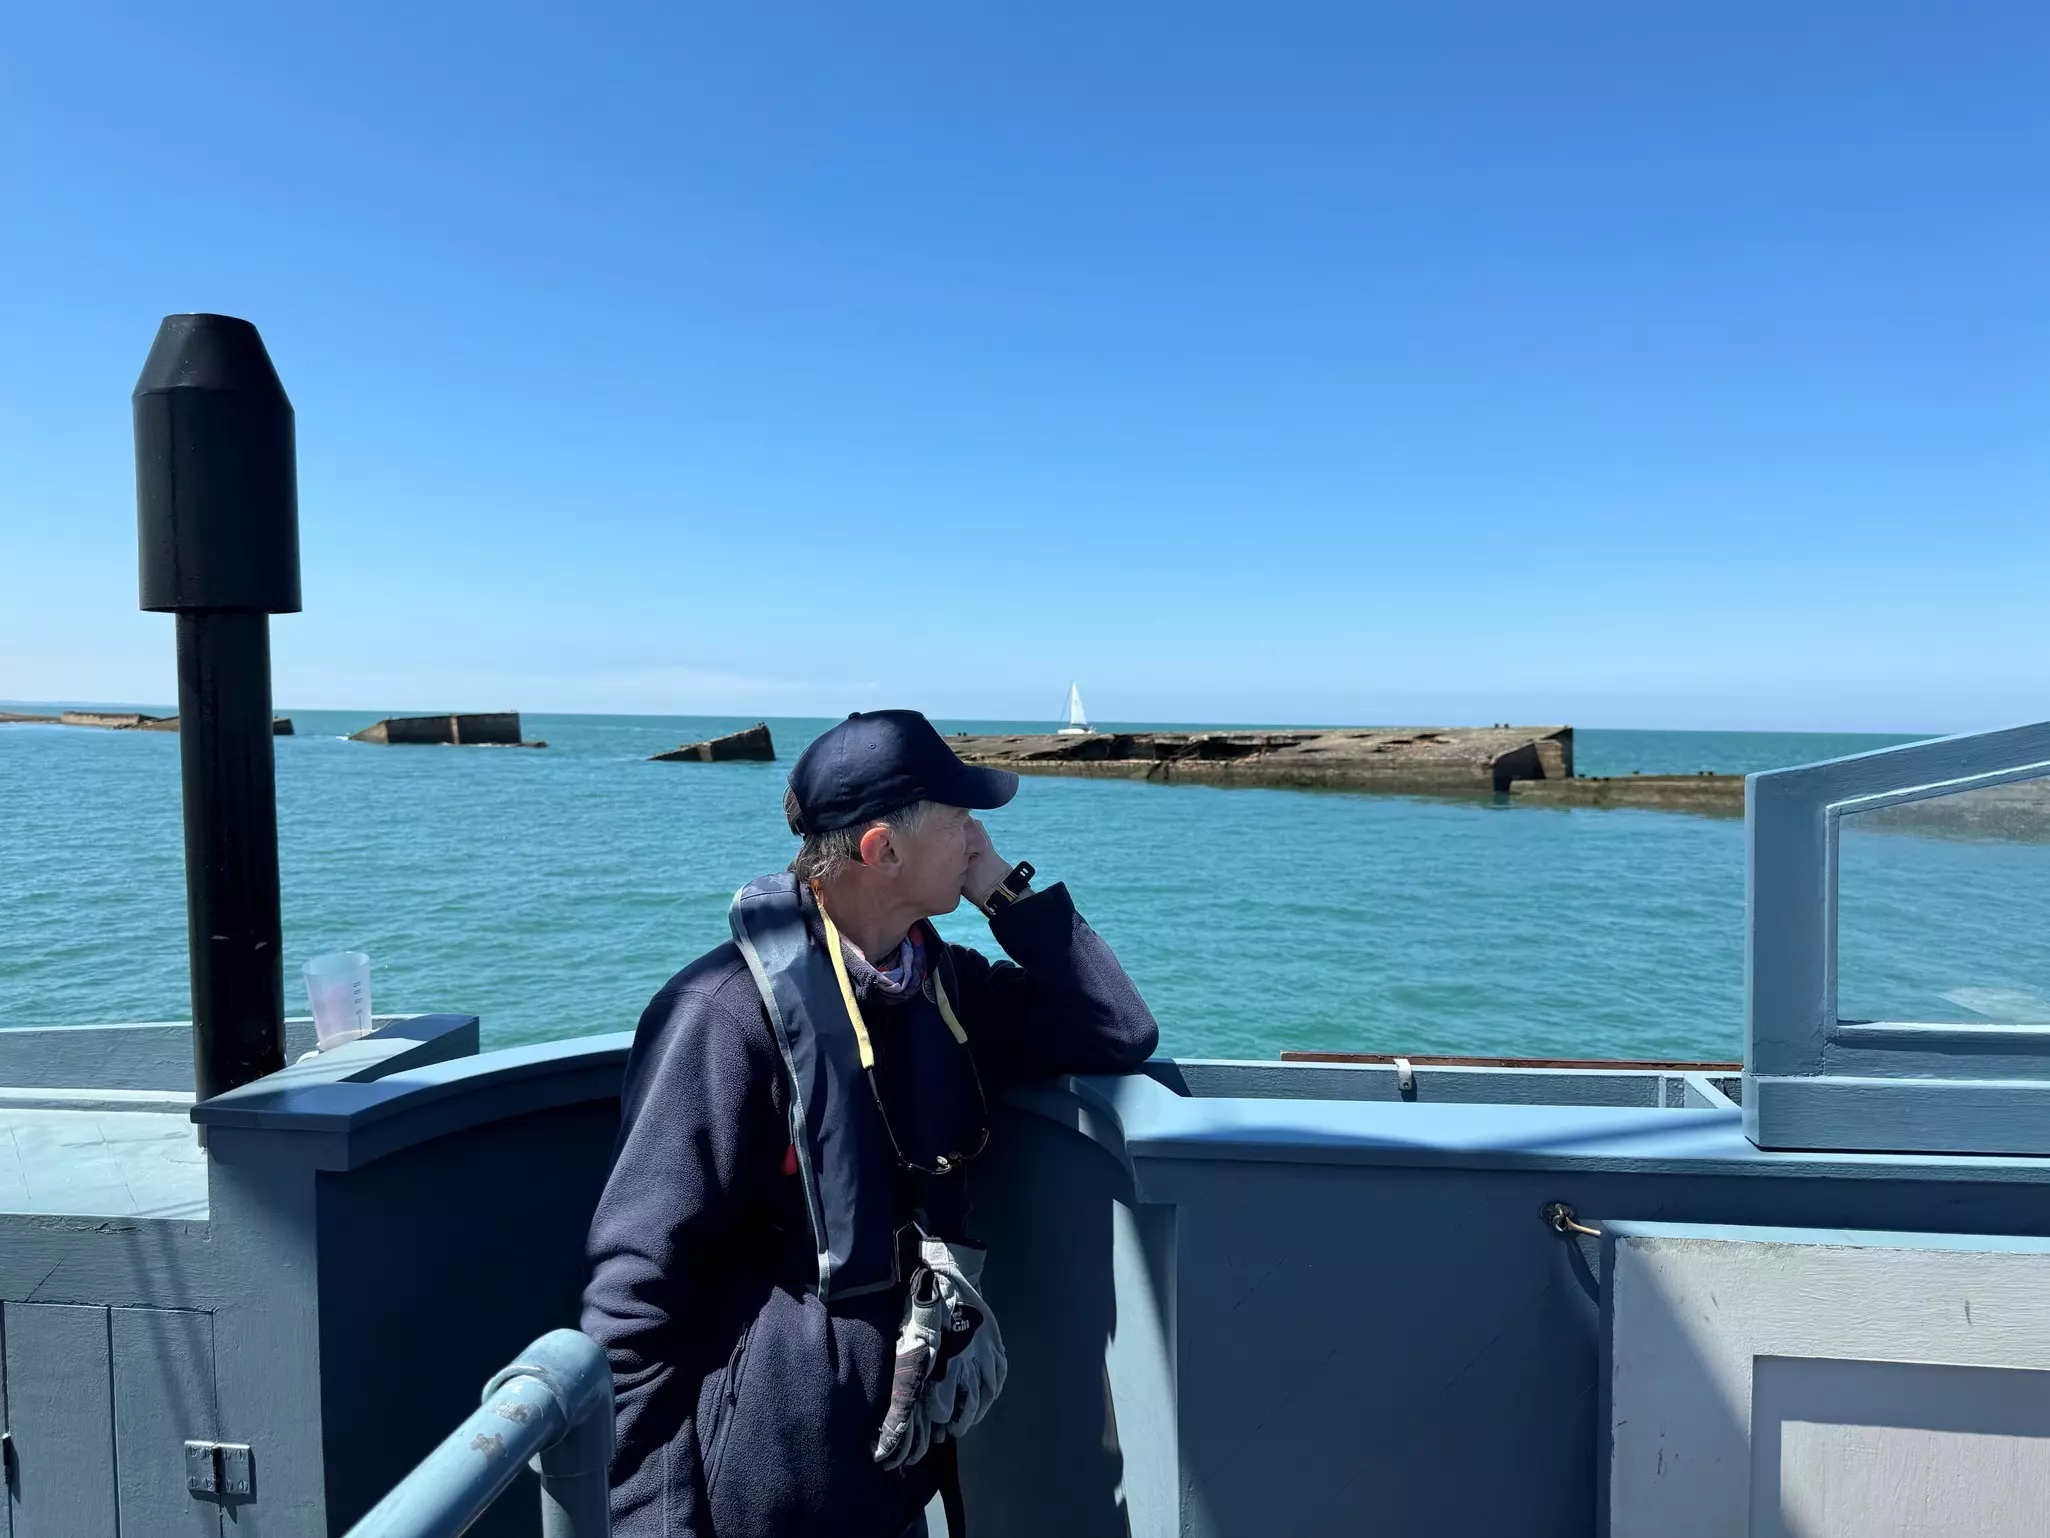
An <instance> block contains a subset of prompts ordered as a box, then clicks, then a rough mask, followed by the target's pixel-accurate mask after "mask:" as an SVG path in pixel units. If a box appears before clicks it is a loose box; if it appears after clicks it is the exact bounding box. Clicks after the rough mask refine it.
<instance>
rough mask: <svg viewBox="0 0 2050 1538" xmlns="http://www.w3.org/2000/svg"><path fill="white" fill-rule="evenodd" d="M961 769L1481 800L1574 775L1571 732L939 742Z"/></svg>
mask: <svg viewBox="0 0 2050 1538" xmlns="http://www.w3.org/2000/svg"><path fill="white" fill-rule="evenodd" d="M947 742H948V745H949V746H950V747H952V748H953V750H954V752H955V753H956V754H958V755H959V756H960V757H961V758H962V759H963V760H964V761H965V762H967V763H971V764H982V765H987V766H989V767H991V768H998V769H1013V770H1017V771H1018V772H1020V773H1024V774H1078V775H1088V776H1094V777H1100V778H1107V779H1140V780H1155V781H1161V782H1175V781H1187V782H1191V783H1195V784H1208V785H1257V786H1273V787H1277V788H1282V789H1291V790H1382V791H1395V792H1405V791H1406V792H1412V793H1423V794H1439V795H1447V794H1450V795H1486V794H1492V793H1495V792H1498V791H1506V790H1508V789H1509V787H1510V786H1511V785H1513V784H1516V783H1518V782H1519V781H1524V780H1552V779H1561V780H1563V779H1567V778H1569V777H1570V776H1571V775H1572V773H1573V728H1572V727H1570V726H1456V727H1368V728H1342V729H1328V730H1327V729H1303V730H1291V729H1278V730H1265V731H1250V732H1230V731H1220V732H1087V733H1051V732H1048V733H1034V734H1029V735H1017V736H1000V737H999V736H971V735H969V734H967V733H965V732H964V733H959V734H957V735H955V736H953V737H950V738H948V739H947Z"/></svg>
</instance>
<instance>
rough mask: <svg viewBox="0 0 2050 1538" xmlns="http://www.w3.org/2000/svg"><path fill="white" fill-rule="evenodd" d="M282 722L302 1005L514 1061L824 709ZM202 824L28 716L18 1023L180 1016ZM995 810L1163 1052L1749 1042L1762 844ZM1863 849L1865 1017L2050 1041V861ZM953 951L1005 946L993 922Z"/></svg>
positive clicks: (776, 854) (148, 749)
mask: <svg viewBox="0 0 2050 1538" xmlns="http://www.w3.org/2000/svg"><path fill="white" fill-rule="evenodd" d="M129 708H144V709H148V708H150V707H147V706H143V707H129ZM157 708H158V709H159V710H163V709H165V708H166V707H162V706H159V707H157ZM289 713H290V714H292V715H293V717H294V719H295V722H296V725H297V729H298V732H297V735H295V736H292V737H286V738H279V739H278V740H277V744H276V746H277V778H278V805H279V825H280V826H279V834H280V858H281V863H282V874H283V882H284V928H285V966H286V973H285V976H286V1005H287V1008H288V1010H289V1011H290V1012H292V1013H295V1014H296V1013H304V1011H305V1008H306V1005H305V998H304V992H303V989H302V987H301V983H300V977H299V967H300V964H301V963H302V962H303V961H304V960H305V959H306V958H307V957H309V956H312V955H315V954H317V953H319V952H322V951H329V950H340V949H357V950H364V951H367V952H369V954H370V956H371V958H372V963H373V982H374V988H375V1005H376V1007H377V1009H378V1010H379V1011H380V1012H385V1011H394V1012H395V1011H407V1010H458V1011H463V1012H467V1013H475V1014H478V1015H480V1016H482V1018H483V1022H484V1026H483V1028H484V1038H485V1041H486V1043H487V1044H489V1045H508V1044H512V1043H516V1042H525V1041H537V1040H544V1039H548V1038H552V1037H562V1036H573V1035H582V1034H587V1033H591V1032H599V1031H616V1030H626V1029H630V1028H631V1027H632V1025H633V1024H634V1021H635V1019H636V1018H637V1016H638V1015H639V1013H640V1010H641V1008H642V1007H643V1006H644V1005H645V1003H646V1002H647V1000H648V997H649V996H650V995H651V994H652V993H653V992H654V991H655V989H656V988H657V987H659V986H660V985H661V983H662V982H663V980H664V979H666V978H667V977H668V976H669V975H670V974H671V973H673V972H675V971H676V970H677V969H679V968H680V967H682V966H683V965H684V964H685V963H687V962H688V961H690V960H691V959H692V958H693V957H695V956H697V955H699V954H700V953H702V952H703V951H705V950H706V949H708V948H710V947H711V946H714V945H716V944H718V943H720V942H721V941H722V940H723V939H724V938H725V936H726V933H727V929H726V907H727V903H728V900H729V899H730V897H731V896H732V893H733V891H734V889H735V888H736V887H738V886H740V885H741V884H742V883H743V882H744V881H746V880H748V879H749V878H750V877H753V876H755V875H758V874H760V873H762V872H764V871H768V870H773V869H777V868H780V867H781V866H782V865H784V864H785V863H786V862H787V861H788V860H789V858H790V855H791V854H792V852H793V850H794V846H795V841H794V840H793V839H792V838H791V837H790V835H789V834H788V833H787V832H786V830H785V828H784V825H783V818H782V812H781V797H782V789H783V780H784V776H785V775H786V774H787V772H788V769H789V763H790V760H791V759H792V758H793V757H794V756H795V755H796V753H797V751H798V750H799V749H800V748H802V747H803V745H804V744H805V743H806V742H807V741H809V740H810V738H811V737H812V736H813V735H814V734H815V733H817V732H818V731H820V730H822V729H823V728H824V727H825V726H827V725H828V724H829V723H828V722H826V721H824V720H789V719H771V721H770V722H769V725H770V728H771V730H772V731H773V733H774V735H775V740H776V748H777V753H778V757H779V762H777V763H774V764H653V763H648V762H646V761H645V760H646V758H647V755H649V754H650V753H654V752H658V751H661V750H663V749H666V748H670V747H673V746H675V745H676V744H677V743H679V742H682V741H688V740H692V739H696V738H702V737H706V736H711V735H715V734H718V733H721V732H725V731H730V730H735V729H738V728H740V727H743V726H747V725H750V724H752V723H751V721H750V720H745V719H741V718H730V717H623V716H544V715H529V716H527V717H526V718H525V723H526V728H527V735H528V736H530V737H538V738H545V739H546V740H547V741H548V743H549V746H548V747H547V748H546V749H541V750H518V749H502V748H489V749H486V748H404V747H401V748H392V747H377V746H372V745H369V744H365V743H355V742H348V741H345V740H344V738H345V737H346V734H347V733H349V732H351V731H353V730H356V729H357V728H360V727H362V726H364V725H367V724H368V723H369V722H370V721H371V720H373V719H375V716H374V715H373V714H371V713H368V712H326V711H292V712H289ZM941 725H942V728H943V729H944V730H948V731H953V730H1043V729H1044V727H1043V725H1041V724H1039V723H1031V724H1021V723H1015V722H970V721H948V722H942V723H941ZM1902 740H1906V739H1903V738H1897V737H1844V736H1821V735H1799V734H1745V733H1694V732H1630V731H1597V730H1582V731H1581V732H1580V733H1579V734H1578V738H1577V759H1578V767H1579V769H1580V772H1582V773H1584V774H1623V773H1628V772H1630V771H1632V770H1640V771H1644V772H1647V773H1652V772H1691V771H1693V770H1697V769H1710V770H1721V771H1748V770H1754V769H1762V768H1770V767H1774V766H1778V765H1784V764H1792V763H1801V762H1808V761H1812V760H1814V759H1818V758H1824V757H1830V756H1834V755H1837V754H1842V753H1847V752H1856V751H1863V750H1865V749H1869V748H1873V747H1879V746H1884V745H1886V744H1888V743H1891V742H1896V741H1902ZM179 817H180V814H179V783H178V740H177V738H176V737H175V736H174V735H170V734H158V733H147V732H112V731H98V730H89V729H81V728H64V727H54V726H20V725H9V726H0V1026H9V1025H52V1024H76V1023H87V1022H94V1021H114V1020H160V1019H183V1018H187V1017H188V1016H189V1013H190V1002H189V994H188V980H187V972H186V948H185V914H184V885H183V851H182V844H181V831H180V820H179ZM988 822H989V825H990V829H991V832H992V835H993V837H994V839H995V841H996V844H997V847H998V849H999V850H1001V851H1002V852H1003V854H1004V855H1005V856H1006V857H1007V858H1010V859H1014V860H1015V859H1030V860H1031V861H1032V862H1033V863H1034V864H1035V865H1037V866H1038V867H1039V870H1040V873H1041V874H1040V881H1041V882H1042V883H1047V882H1052V881H1065V882H1066V883H1067V884H1068V886H1069V888H1070V890H1071V891H1072V892H1073V894H1074V896H1075V900H1076V903H1077V904H1078V906H1079V907H1080V909H1081V911H1082V912H1083V914H1084V915H1085V916H1086V917H1087V918H1088V919H1089V921H1090V922H1091V923H1092V924H1094V925H1095V926H1096V928H1097V929H1098V930H1099V931H1101V933H1102V934H1103V935H1104V936H1105V937H1106V938H1107V939H1108V940H1109V941H1110V943H1111V944H1112V946H1114V947H1115V948H1116V950H1117V952H1118V954H1119V956H1120V957H1121V958H1122V959H1123V960H1124V962H1125V965H1126V966H1127V968H1128V969H1129V970H1130V971H1131V973H1132V975H1133V976H1134V977H1135V978H1136V979H1137V981H1138V983H1139V985H1140V987H1141V988H1142V989H1143V990H1144V992H1145V994H1146V997H1147V998H1148V1000H1149V1001H1150V1002H1151V1004H1152V1006H1153V1010H1154V1013H1155V1014H1156V1015H1157V1016H1158V1017H1159V1020H1160V1023H1161V1034H1162V1049H1163V1050H1164V1051H1166V1052H1170V1053H1173V1054H1176V1055H1180V1056H1184V1057H1199V1056H1200V1057H1254V1058H1259V1057H1271V1056H1273V1055H1274V1054H1275V1053H1277V1052H1279V1051H1282V1050H1284V1049H1291V1048H1306V1049H1313V1050H1331V1051H1374V1052H1409V1053H1456V1054H1488V1055H1504V1056H1573V1057H1625V1058H1646V1057H1649V1058H1656V1057H1685V1058H1712V1059H1733V1058H1736V1057H1738V1056H1739V1055H1741V1049H1742V1036H1743V1001H1742V982H1743V903H1744V838H1743V832H1744V830H1743V824H1742V823H1741V822H1740V821H1736V820H1718V819H1710V818H1704V817H1696V816H1689V815H1683V814H1676V813H1670V812H1651V811H1632V810H1613V809H1572V810H1560V809H1549V808H1546V809H1541V808H1534V807H1528V806H1516V805H1512V804H1509V803H1508V802H1507V801H1506V800H1499V799H1497V798H1484V799H1475V800H1433V799H1425V798H1417V797H1406V796H1385V795H1355V794H1333V793H1308V792H1300V791H1280V790H1239V789H1229V790H1228V789H1217V788H1212V787H1207V786H1191V785H1152V784H1145V783H1139V782H1127V781H1116V780H1084V779H1063V778H1058V777H1049V776H1042V777H1028V778H1027V779H1026V780H1025V781H1024V785H1023V788H1022V789H1021V791H1020V793H1019V795H1018V797H1017V799H1016V800H1015V801H1014V802H1013V803H1012V804H1011V805H1010V806H1009V807H1007V808H1005V809H1003V810H1002V811H999V812H995V813H992V814H990V815H989V817H988ZM1844 858H1845V862H1846V872H1845V882H1846V887H1847V890H1848V889H1849V887H1850V886H1851V884H1852V883H1853V879H1854V877H1855V880H1856V882H1857V883H1859V890H1861V891H1866V892H1871V893H1876V894H1879V897H1880V899H1882V900H1874V901H1870V902H1865V903H1862V904H1861V905H1859V906H1858V908H1857V910H1856V912H1855V914H1853V913H1852V912H1850V911H1849V904H1848V903H1847V914H1846V921H1845V922H1846V928H1845V931H1844V938H1843V947H1844V957H1845V960H1844V967H1845V973H1846V977H1847V978H1849V977H1851V976H1852V975H1853V974H1855V975H1856V977H1857V979H1858V980H1859V986H1860V997H1861V1000H1869V1001H1871V1002H1870V1004H1869V1006H1868V1007H1872V1008H1876V1009H1878V1010H1880V1011H1882V1012H1891V1013H1890V1014H1888V1017H1890V1018H1923V1019H1945V1018H1962V1019H1977V1018H1985V1017H1993V1018H2031V1017H2033V1018H2039V1019H2050V975H2046V965H2045V954H2044V953H2045V945H2044V941H2045V937H2046V936H2050V843H2045V844H2039V845H2030V844H2020V845H2015V844H2003V845H1987V844H1984V843H1974V842H1970V841H1962V840H1956V839H1949V840H1946V839H1940V838H1931V837H1918V836H1911V835H1905V834H1891V835H1877V834H1876V835H1872V836H1871V837H1868V838H1864V839H1861V840H1858V841H1857V846H1856V848H1855V849H1853V848H1852V847H1851V844H1850V841H1847V844H1846V852H1845V856H1844ZM941 928H942V930H943V931H944V932H945V933H946V934H947V935H948V936H949V937H950V938H952V939H955V940H957V941H960V942H962V943H965V944H969V945H975V946H979V947H982V948H985V949H994V945H993V942H992V940H991V938H990V935H989V931H988V928H987V926H986V925H985V924H984V923H983V921H982V919H981V918H980V916H979V915H977V914H975V913H974V912H973V911H972V910H969V909H966V908H964V909H962V910H961V911H960V912H957V913H956V914H954V915H953V916H951V917H949V918H947V919H944V920H942V921H941ZM1958 1000H1963V1001H1965V1002H1964V1003H1959V1002H1957V1001H1958Z"/></svg>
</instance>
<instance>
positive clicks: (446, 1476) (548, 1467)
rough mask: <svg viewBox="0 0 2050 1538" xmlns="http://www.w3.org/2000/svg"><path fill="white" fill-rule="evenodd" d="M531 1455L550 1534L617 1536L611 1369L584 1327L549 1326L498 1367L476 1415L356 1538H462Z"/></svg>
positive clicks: (374, 1512) (557, 1537)
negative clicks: (611, 1473) (612, 1501)
mask: <svg viewBox="0 0 2050 1538" xmlns="http://www.w3.org/2000/svg"><path fill="white" fill-rule="evenodd" d="M529 1458H531V1459H533V1461H534V1468H535V1471H536V1472H537V1473H538V1474H540V1476H541V1533H542V1538H610V1534H611V1532H612V1518H611V1513H610V1509H609V1507H608V1506H607V1494H608V1489H607V1484H608V1481H607V1471H608V1470H609V1468H610V1466H611V1463H612V1370H611V1368H610V1367H608V1366H607V1365H606V1362H605V1353H604V1351H603V1350H602V1349H601V1348H600V1347H599V1345H598V1343H597V1342H596V1341H594V1340H592V1339H591V1337H590V1336H588V1335H585V1334H582V1333H580V1332H579V1331H576V1330H551V1331H550V1332H549V1333H548V1334H546V1335H544V1336H542V1337H541V1338H540V1339H539V1340H537V1341H535V1342H534V1343H533V1344H532V1345H531V1346H529V1347H527V1349H526V1350H525V1351H523V1352H521V1353H520V1354H519V1356H517V1357H516V1358H514V1359H513V1361H512V1362H511V1363H509V1364H508V1365H507V1366H506V1367H504V1368H503V1369H501V1370H500V1371H499V1372H498V1373H497V1374H495V1375H494V1376H493V1377H492V1379H491V1381H490V1382H489V1383H487V1384H486V1385H485V1386H484V1402H483V1404H481V1405H480V1406H478V1408H477V1412H476V1413H475V1414H474V1415H472V1416H471V1417H470V1418H469V1419H468V1420H466V1421H464V1422H463V1423H462V1425H460V1426H458V1427H456V1429H455V1430H454V1431H452V1432H450V1433H449V1435H448V1437H447V1439H446V1440H445V1441H443V1442H442V1444H441V1445H440V1446H439V1447H437V1448H435V1449H434V1451H433V1452H431V1453H429V1454H428V1455H427V1456H426V1457H425V1458H423V1459H421V1460H420V1465H419V1467H417V1468H415V1469H414V1470H413V1472H412V1473H410V1474H408V1475H407V1476H406V1477H405V1478H404V1479H403V1480H401V1481H399V1483H398V1485H397V1486H396V1487H395V1488H394V1489H393V1490H392V1492H391V1493H390V1494H389V1495H387V1496H386V1497H385V1498H384V1499H383V1500H381V1501H379V1502H378V1503H377V1504H376V1505H375V1506H373V1507H372V1508H371V1509H370V1512H369V1514H368V1515H367V1516H365V1517H364V1518H363V1520H362V1521H360V1522H358V1523H357V1524H356V1525H355V1526H354V1527H352V1528H350V1529H349V1533H348V1538H455V1535H456V1534H459V1533H461V1532H462V1531H463V1530H464V1529H466V1528H467V1527H469V1526H470V1524H471V1523H473V1522H475V1521H476V1520H477V1518H478V1517H479V1516H481V1515H482V1514H483V1512H484V1509H485V1508H486V1507H487V1506H489V1505H490V1504H491V1503H492V1502H493V1501H494V1500H496V1499H497V1498H498V1497H499V1496H500V1495H502V1494H503V1493H504V1492H505V1489H506V1487H507V1486H508V1485H510V1484H511V1483H512V1482H513V1480H515V1479H516V1478H518V1477H519V1472H520V1466H521V1465H522V1464H524V1463H525V1462H526V1461H527V1460H528V1459H529Z"/></svg>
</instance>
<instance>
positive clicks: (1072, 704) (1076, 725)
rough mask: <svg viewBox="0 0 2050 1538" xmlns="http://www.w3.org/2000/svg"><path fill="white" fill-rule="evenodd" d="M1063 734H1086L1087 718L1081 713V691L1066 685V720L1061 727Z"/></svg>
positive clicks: (1073, 686) (1087, 728) (1071, 685)
mask: <svg viewBox="0 0 2050 1538" xmlns="http://www.w3.org/2000/svg"><path fill="white" fill-rule="evenodd" d="M1061 730H1062V731H1064V732H1086V731H1088V730H1089V717H1088V716H1087V715H1085V714H1083V711H1082V691H1081V690H1080V689H1078V688H1076V687H1075V685H1073V684H1069V685H1068V719H1067V722H1066V724H1065V725H1063V726H1062V727H1061Z"/></svg>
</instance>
